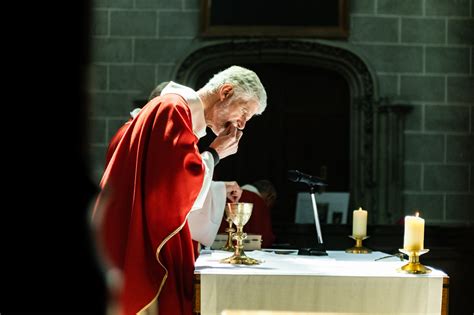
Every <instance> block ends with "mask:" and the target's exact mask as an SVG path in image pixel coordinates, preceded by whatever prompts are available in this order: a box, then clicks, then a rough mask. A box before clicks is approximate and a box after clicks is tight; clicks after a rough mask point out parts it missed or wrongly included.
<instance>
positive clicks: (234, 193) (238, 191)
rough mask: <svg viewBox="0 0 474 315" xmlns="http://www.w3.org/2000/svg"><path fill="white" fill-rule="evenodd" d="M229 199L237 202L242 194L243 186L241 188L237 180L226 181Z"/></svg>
mask: <svg viewBox="0 0 474 315" xmlns="http://www.w3.org/2000/svg"><path fill="white" fill-rule="evenodd" d="M224 184H225V190H226V194H227V199H229V200H230V201H231V202H237V201H239V199H240V196H242V188H240V186H239V184H237V182H224Z"/></svg>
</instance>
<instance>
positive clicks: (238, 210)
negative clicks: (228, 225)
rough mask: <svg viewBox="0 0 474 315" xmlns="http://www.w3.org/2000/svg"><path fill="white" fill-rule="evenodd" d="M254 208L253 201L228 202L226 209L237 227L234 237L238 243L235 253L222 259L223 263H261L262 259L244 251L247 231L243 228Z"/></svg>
mask: <svg viewBox="0 0 474 315" xmlns="http://www.w3.org/2000/svg"><path fill="white" fill-rule="evenodd" d="M252 208H253V203H248V202H235V203H227V208H226V211H228V214H229V217H230V218H231V220H232V222H233V223H234V224H235V226H236V227H237V232H235V233H234V236H233V239H235V240H236V244H235V246H234V255H232V256H230V257H228V258H225V259H222V260H221V263H226V264H237V265H258V264H260V263H261V261H259V260H257V259H253V258H250V257H248V256H246V255H245V252H244V245H243V240H244V239H245V238H247V233H244V232H243V228H244V225H245V224H246V223H247V222H248V221H249V219H250V216H251V215H252Z"/></svg>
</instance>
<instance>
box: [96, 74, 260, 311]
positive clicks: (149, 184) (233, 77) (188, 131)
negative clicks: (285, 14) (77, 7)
mask: <svg viewBox="0 0 474 315" xmlns="http://www.w3.org/2000/svg"><path fill="white" fill-rule="evenodd" d="M266 98H267V97H266V92H265V89H264V87H263V85H262V83H261V82H260V79H259V78H258V76H257V75H256V74H255V72H253V71H251V70H249V69H246V68H243V67H239V66H231V67H229V68H227V69H225V70H223V71H221V72H219V73H217V74H216V75H214V76H213V77H212V78H211V79H210V80H209V82H208V83H206V85H205V86H204V87H202V88H201V89H199V90H198V91H197V92H196V91H194V90H192V89H191V88H189V87H185V86H182V85H180V84H177V83H174V82H170V83H169V84H168V85H167V86H166V88H165V89H164V90H163V91H162V93H161V96H159V97H156V98H153V99H152V100H151V101H149V102H148V103H147V104H146V105H145V106H144V107H143V108H142V109H141V110H140V112H139V113H138V114H137V116H136V117H135V118H134V119H133V120H132V121H131V122H130V126H129V127H128V128H127V129H126V131H125V132H124V134H123V136H122V139H121V141H120V142H119V143H118V145H117V147H116V149H115V152H114V154H113V156H112V157H111V158H110V161H109V163H108V164H107V167H106V169H105V171H104V174H103V177H102V180H101V183H100V187H101V191H100V193H99V195H98V196H97V199H96V202H95V205H94V209H93V214H92V222H93V227H94V231H95V233H96V236H97V248H98V251H99V254H100V255H101V257H102V258H103V261H104V268H105V272H106V273H107V276H110V277H108V278H109V279H111V289H112V291H111V294H113V297H114V298H113V299H112V301H111V302H116V303H115V304H113V305H114V306H115V307H117V312H118V313H119V314H137V313H138V314H177V315H179V314H191V313H192V296H193V288H192V278H193V272H194V253H193V243H192V238H193V239H195V240H198V241H201V240H202V241H203V242H204V243H206V242H207V243H209V242H212V240H214V237H215V235H216V233H217V230H218V228H219V225H220V222H221V219H222V215H223V211H224V207H225V200H226V198H228V199H230V200H232V201H237V200H238V198H239V197H240V193H241V190H240V187H239V186H238V185H237V183H235V182H229V183H220V189H219V187H213V189H211V184H215V185H219V183H212V175H213V170H214V166H215V165H216V164H217V163H218V162H219V160H220V159H223V158H225V157H227V156H229V155H231V154H235V153H236V152H237V148H238V143H239V140H240V138H241V136H242V135H243V131H242V130H243V129H244V128H245V125H246V123H247V122H248V121H249V120H250V119H251V118H252V117H253V116H254V115H259V114H261V113H262V112H263V111H264V110H265V107H266ZM206 126H207V127H209V128H210V129H211V130H212V131H213V133H214V134H216V136H217V137H216V138H215V140H214V141H213V142H212V143H211V144H210V145H209V149H208V150H206V152H203V153H202V154H200V153H199V150H198V147H197V142H198V140H199V138H201V137H203V136H204V135H205V132H206ZM191 216H193V217H194V218H193V220H192V221H193V222H199V223H198V224H194V225H193V227H191V229H190V226H189V224H188V218H190V217H191ZM191 233H192V234H193V235H191Z"/></svg>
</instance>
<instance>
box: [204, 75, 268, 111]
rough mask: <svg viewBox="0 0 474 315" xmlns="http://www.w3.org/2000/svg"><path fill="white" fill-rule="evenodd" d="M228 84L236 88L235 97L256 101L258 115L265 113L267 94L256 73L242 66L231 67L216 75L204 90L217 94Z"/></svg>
mask: <svg viewBox="0 0 474 315" xmlns="http://www.w3.org/2000/svg"><path fill="white" fill-rule="evenodd" d="M226 83H229V84H232V86H233V87H234V97H237V98H243V99H245V100H250V99H256V100H257V101H258V103H259V108H258V111H257V115H260V114H261V113H263V111H264V110H265V108H266V107H267V92H265V88H264V87H263V85H262V82H260V79H259V78H258V76H257V74H256V73H255V72H253V71H252V70H249V69H246V68H243V67H240V66H231V67H229V68H227V69H225V70H222V71H221V72H219V73H217V74H215V75H214V76H213V77H212V78H211V79H210V80H209V82H207V83H206V85H205V86H204V87H203V88H204V89H205V90H207V91H210V92H216V91H217V90H218V89H219V88H220V87H221V86H222V85H223V84H226Z"/></svg>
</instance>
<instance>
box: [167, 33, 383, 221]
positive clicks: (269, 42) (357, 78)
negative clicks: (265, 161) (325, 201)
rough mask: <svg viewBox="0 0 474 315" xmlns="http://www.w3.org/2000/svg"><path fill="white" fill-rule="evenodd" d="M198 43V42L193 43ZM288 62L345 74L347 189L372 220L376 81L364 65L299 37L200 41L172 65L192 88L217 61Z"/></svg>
mask: <svg viewBox="0 0 474 315" xmlns="http://www.w3.org/2000/svg"><path fill="white" fill-rule="evenodd" d="M198 46H199V45H198ZM275 62H278V63H287V64H301V65H308V66H313V67H320V68H326V69H329V70H331V71H336V72H338V73H339V74H340V75H341V76H342V77H344V78H345V80H346V81H347V83H348V85H349V89H350V98H351V104H350V108H351V113H350V116H351V118H350V121H351V126H350V130H351V136H350V146H351V148H350V155H351V156H350V161H351V162H350V193H351V199H352V201H353V202H352V203H353V204H356V205H363V206H364V207H366V208H367V209H370V210H372V211H373V212H372V214H373V215H372V217H371V218H370V219H371V221H372V222H374V223H375V222H378V219H377V215H376V213H377V195H378V194H377V192H376V185H375V183H376V180H375V176H376V174H375V165H376V151H377V150H376V148H375V145H376V139H375V137H376V130H375V128H376V119H375V118H376V114H377V110H376V108H375V106H376V104H375V102H374V98H375V84H374V82H375V81H374V79H373V75H372V73H371V71H370V70H369V68H368V66H367V64H366V63H365V62H364V61H363V60H362V59H361V58H360V57H359V56H358V55H356V54H355V53H353V52H351V51H349V50H347V49H344V48H341V47H337V46H331V45H326V44H323V43H319V42H313V41H304V40H282V39H263V40H241V41H219V42H215V43H209V42H207V43H202V45H201V46H199V47H197V48H196V49H195V50H193V51H192V52H191V53H190V54H188V55H187V56H186V57H185V58H184V59H183V60H182V62H181V63H179V64H178V65H177V67H176V72H175V80H176V81H177V82H179V83H182V84H185V85H188V86H191V87H195V88H196V86H195V85H196V81H197V79H198V77H199V75H200V74H202V73H204V72H205V71H208V70H210V69H215V68H216V67H219V66H220V65H222V66H223V67H224V66H228V65H229V64H244V63H275Z"/></svg>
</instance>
